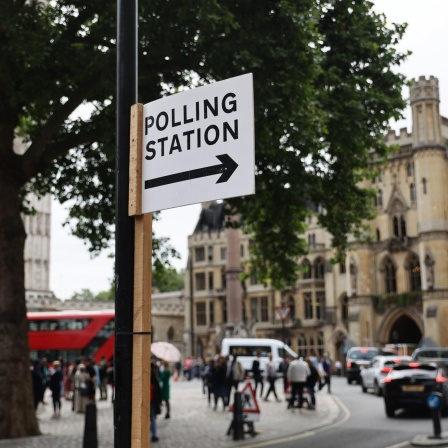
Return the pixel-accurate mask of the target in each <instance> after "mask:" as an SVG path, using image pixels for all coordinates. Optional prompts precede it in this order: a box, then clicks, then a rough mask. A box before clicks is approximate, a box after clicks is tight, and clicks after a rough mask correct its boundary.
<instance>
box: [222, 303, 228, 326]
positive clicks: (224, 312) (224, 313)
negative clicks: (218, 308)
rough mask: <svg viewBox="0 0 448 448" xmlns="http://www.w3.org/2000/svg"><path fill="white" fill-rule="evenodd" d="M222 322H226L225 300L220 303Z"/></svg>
mask: <svg viewBox="0 0 448 448" xmlns="http://www.w3.org/2000/svg"><path fill="white" fill-rule="evenodd" d="M222 321H223V322H227V302H226V301H225V300H224V301H223V303H222Z"/></svg>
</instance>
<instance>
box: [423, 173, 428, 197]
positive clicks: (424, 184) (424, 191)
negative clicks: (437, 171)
mask: <svg viewBox="0 0 448 448" xmlns="http://www.w3.org/2000/svg"><path fill="white" fill-rule="evenodd" d="M422 184H423V194H426V193H427V191H428V188H427V184H428V182H427V180H426V177H424V178H423V179H422Z"/></svg>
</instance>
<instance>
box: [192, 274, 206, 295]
mask: <svg viewBox="0 0 448 448" xmlns="http://www.w3.org/2000/svg"><path fill="white" fill-rule="evenodd" d="M194 279H195V284H196V288H195V289H196V291H204V290H205V273H204V272H199V273H197V274H195V276H194Z"/></svg>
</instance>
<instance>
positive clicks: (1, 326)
mask: <svg viewBox="0 0 448 448" xmlns="http://www.w3.org/2000/svg"><path fill="white" fill-rule="evenodd" d="M9 174H10V173H8V172H6V173H5V170H0V344H1V350H0V384H1V385H2V387H0V439H4V438H15V437H26V436H34V435H38V434H40V431H39V426H38V424H37V419H36V415H35V412H34V400H33V390H32V385H31V374H30V359H29V349H28V324H27V319H26V301H25V268H24V247H25V238H26V234H25V228H24V225H23V222H22V219H21V216H20V201H19V189H20V187H19V185H18V184H17V182H14V181H11V177H10V176H9Z"/></svg>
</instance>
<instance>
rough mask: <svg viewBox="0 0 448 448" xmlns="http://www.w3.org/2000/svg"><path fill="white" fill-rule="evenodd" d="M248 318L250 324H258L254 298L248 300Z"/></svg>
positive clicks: (255, 299)
mask: <svg viewBox="0 0 448 448" xmlns="http://www.w3.org/2000/svg"><path fill="white" fill-rule="evenodd" d="M250 316H251V318H252V322H258V299H257V298H256V297H252V298H251V299H250Z"/></svg>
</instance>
